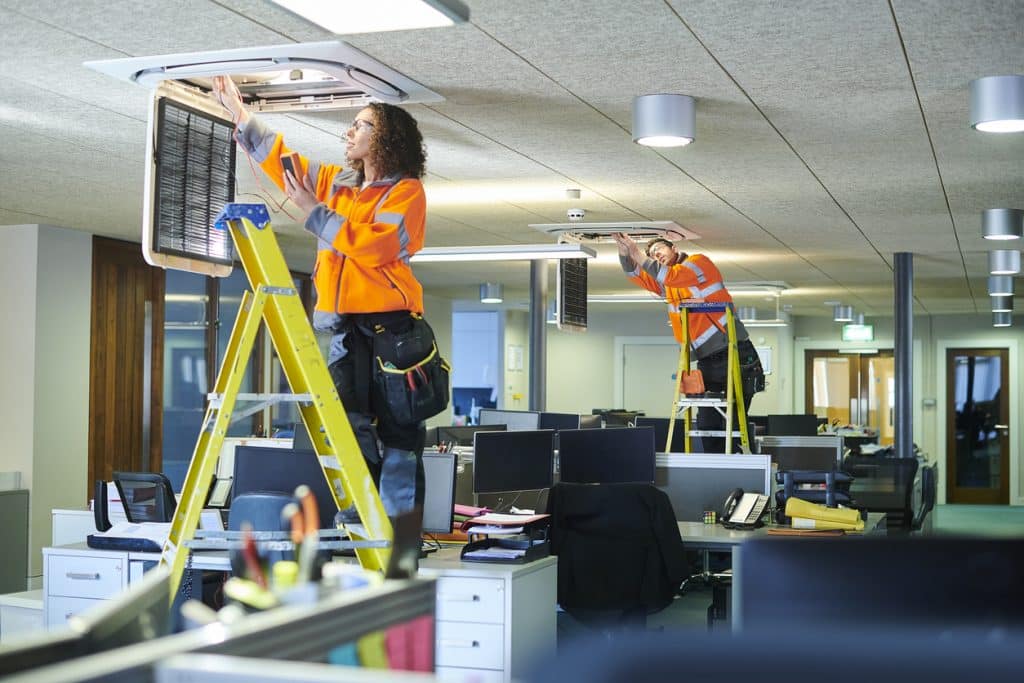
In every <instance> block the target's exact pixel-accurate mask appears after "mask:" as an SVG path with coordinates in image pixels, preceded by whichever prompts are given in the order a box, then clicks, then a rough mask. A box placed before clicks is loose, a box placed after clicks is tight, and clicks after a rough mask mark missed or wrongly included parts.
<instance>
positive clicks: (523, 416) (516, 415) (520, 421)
mask: <svg viewBox="0 0 1024 683" xmlns="http://www.w3.org/2000/svg"><path fill="white" fill-rule="evenodd" d="M480 424H482V425H506V426H507V427H508V430H509V431H510V432H511V431H515V430H519V429H539V428H540V413H538V412H535V411H532V410H494V409H492V408H483V409H482V410H481V411H480Z"/></svg>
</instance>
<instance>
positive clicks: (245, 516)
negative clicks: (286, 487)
mask: <svg viewBox="0 0 1024 683" xmlns="http://www.w3.org/2000/svg"><path fill="white" fill-rule="evenodd" d="M293 500H294V499H293V498H292V497H291V496H289V495H288V494H286V493H280V492H278V491H251V492H249V493H243V494H240V495H239V496H238V497H236V498H235V499H234V500H233V501H232V502H231V510H230V511H229V512H228V529H229V530H231V531H240V530H241V529H242V524H246V523H247V524H250V525H252V529H253V531H285V530H286V527H285V524H284V522H283V521H282V519H281V510H283V509H284V506H285V505H287V504H288V503H291V502H292V501H293ZM287 528H290V526H289V527H287ZM265 558H266V559H267V560H268V561H270V562H275V561H277V560H284V559H292V553H291V552H290V551H289V552H288V554H287V555H286V554H285V553H284V551H281V550H271V551H269V552H267V553H265Z"/></svg>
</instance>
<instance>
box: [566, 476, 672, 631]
mask: <svg viewBox="0 0 1024 683" xmlns="http://www.w3.org/2000/svg"><path fill="white" fill-rule="evenodd" d="M547 510H548V513H550V514H551V552H552V554H554V555H557V556H558V604H559V605H561V607H562V609H563V610H565V611H566V612H568V613H569V614H570V615H571V616H573V617H574V618H576V619H577V620H578V621H580V622H582V623H584V624H587V625H589V626H593V627H597V628H600V629H602V630H606V629H608V628H609V627H611V628H621V627H627V628H628V627H639V628H642V627H643V626H644V625H645V624H646V620H647V615H648V614H650V613H653V612H657V611H659V610H661V609H663V608H665V607H666V606H668V605H669V604H670V603H671V602H672V599H673V598H674V597H675V595H676V590H677V588H678V587H679V584H680V582H681V581H682V579H683V578H684V577H685V576H686V573H687V565H686V560H685V557H684V553H683V542H682V539H681V538H680V536H679V527H678V525H677V524H676V518H675V513H674V512H673V510H672V503H671V502H669V498H668V495H666V494H665V492H664V491H660V490H658V489H656V488H655V487H654V486H653V485H651V484H646V483H644V484H569V483H558V484H555V486H554V487H552V488H551V491H550V494H549V496H548V507H547Z"/></svg>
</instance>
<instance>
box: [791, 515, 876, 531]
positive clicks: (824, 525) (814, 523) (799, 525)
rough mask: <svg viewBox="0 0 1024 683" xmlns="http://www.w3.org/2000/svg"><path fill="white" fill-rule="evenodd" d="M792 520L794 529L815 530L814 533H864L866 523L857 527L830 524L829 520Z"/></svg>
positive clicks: (802, 518) (844, 524)
mask: <svg viewBox="0 0 1024 683" xmlns="http://www.w3.org/2000/svg"><path fill="white" fill-rule="evenodd" d="M790 520H791V521H792V524H793V528H794V529H804V530H814V531H823V530H830V531H834V530H843V531H863V530H864V522H863V521H862V522H861V523H860V526H857V525H856V524H847V523H845V522H830V521H828V520H827V519H809V518H807V517H791V518H790Z"/></svg>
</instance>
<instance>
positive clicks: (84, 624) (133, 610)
mask: <svg viewBox="0 0 1024 683" xmlns="http://www.w3.org/2000/svg"><path fill="white" fill-rule="evenodd" d="M170 577H171V573H170V570H168V569H167V568H166V567H159V566H158V567H154V568H153V569H150V570H149V571H148V572H146V573H145V574H144V575H143V576H142V578H141V579H139V580H138V581H133V582H132V583H130V584H128V589H127V590H125V591H124V592H123V593H121V594H119V595H118V596H116V597H115V598H114V599H113V600H107V601H103V602H102V603H101V604H98V605H97V606H96V607H93V608H91V609H89V610H88V611H86V612H83V613H81V614H75V615H72V616H71V617H69V618H68V626H70V627H71V630H72V631H76V632H78V633H81V634H82V637H83V638H84V639H85V642H86V649H87V650H88V651H89V652H90V653H95V652H105V651H107V650H113V649H115V648H119V647H124V646H125V645H133V644H135V643H141V642H144V641H148V640H152V639H153V638H159V637H161V636H165V635H167V634H168V633H170V632H171V609H170V597H171V581H170Z"/></svg>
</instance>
